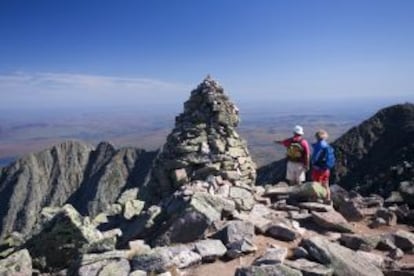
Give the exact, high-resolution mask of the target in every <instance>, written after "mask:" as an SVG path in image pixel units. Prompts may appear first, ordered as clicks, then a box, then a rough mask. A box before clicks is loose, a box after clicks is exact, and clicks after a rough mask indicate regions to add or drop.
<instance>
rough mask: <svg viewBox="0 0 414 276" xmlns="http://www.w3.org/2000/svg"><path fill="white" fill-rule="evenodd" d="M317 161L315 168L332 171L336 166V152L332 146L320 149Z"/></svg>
mask: <svg viewBox="0 0 414 276" xmlns="http://www.w3.org/2000/svg"><path fill="white" fill-rule="evenodd" d="M320 151H321V152H320V153H319V156H318V158H317V160H316V161H315V162H314V163H313V164H314V165H315V166H317V167H319V168H322V169H332V168H333V167H334V166H335V161H336V159H335V152H334V149H333V147H331V145H329V144H328V145H327V146H326V147H323V148H321V149H320Z"/></svg>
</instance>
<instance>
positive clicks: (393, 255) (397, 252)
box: [388, 248, 404, 260]
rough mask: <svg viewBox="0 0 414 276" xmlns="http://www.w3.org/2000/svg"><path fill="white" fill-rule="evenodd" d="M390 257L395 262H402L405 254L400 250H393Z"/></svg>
mask: <svg viewBox="0 0 414 276" xmlns="http://www.w3.org/2000/svg"><path fill="white" fill-rule="evenodd" d="M388 257H390V258H391V259H393V260H400V259H402V258H403V257H404V252H403V251H402V250H401V249H399V248H394V249H391V251H390V252H389V254H388Z"/></svg>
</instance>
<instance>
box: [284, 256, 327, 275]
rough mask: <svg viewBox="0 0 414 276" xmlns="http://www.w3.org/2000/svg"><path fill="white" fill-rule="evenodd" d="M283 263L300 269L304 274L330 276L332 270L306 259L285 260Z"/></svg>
mask: <svg viewBox="0 0 414 276" xmlns="http://www.w3.org/2000/svg"><path fill="white" fill-rule="evenodd" d="M285 265H287V266H289V267H291V268H294V269H297V270H299V271H301V272H302V273H303V275H304V276H331V275H333V272H334V270H333V269H332V268H330V267H327V266H324V265H321V264H319V263H315V262H311V261H309V260H306V259H297V260H295V261H285Z"/></svg>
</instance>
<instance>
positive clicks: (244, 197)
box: [229, 187, 255, 211]
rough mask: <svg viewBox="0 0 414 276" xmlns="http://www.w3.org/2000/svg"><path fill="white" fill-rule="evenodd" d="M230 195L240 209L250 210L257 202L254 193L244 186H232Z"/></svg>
mask: <svg viewBox="0 0 414 276" xmlns="http://www.w3.org/2000/svg"><path fill="white" fill-rule="evenodd" d="M229 197H230V198H232V199H233V201H234V202H235V203H236V207H237V209H239V210H244V211H249V210H251V209H252V208H253V206H254V204H255V200H254V198H253V195H252V193H251V192H250V191H248V190H246V189H244V188H240V187H230V195H229Z"/></svg>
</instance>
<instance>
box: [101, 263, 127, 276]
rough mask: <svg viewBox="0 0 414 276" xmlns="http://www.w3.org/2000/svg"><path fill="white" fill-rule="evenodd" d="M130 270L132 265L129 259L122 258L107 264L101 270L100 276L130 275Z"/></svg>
mask: <svg viewBox="0 0 414 276" xmlns="http://www.w3.org/2000/svg"><path fill="white" fill-rule="evenodd" d="M130 270H131V267H130V265H129V262H128V260H125V259H121V260H119V261H112V262H110V263H108V264H106V265H105V266H104V267H103V268H102V269H101V271H99V274H98V276H115V275H116V276H128V275H129V272H130Z"/></svg>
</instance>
